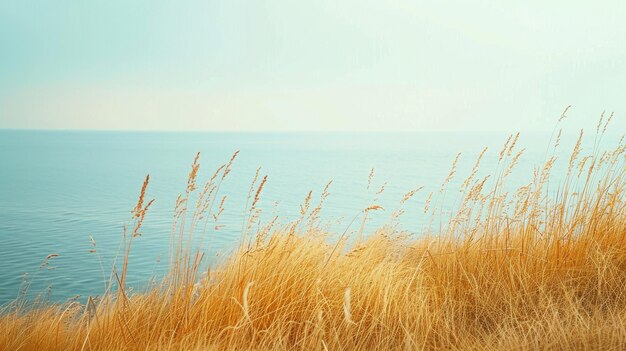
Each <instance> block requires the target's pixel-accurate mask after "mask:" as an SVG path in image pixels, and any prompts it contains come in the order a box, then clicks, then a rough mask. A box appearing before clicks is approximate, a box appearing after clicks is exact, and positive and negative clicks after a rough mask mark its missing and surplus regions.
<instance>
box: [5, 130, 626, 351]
mask: <svg viewBox="0 0 626 351" xmlns="http://www.w3.org/2000/svg"><path fill="white" fill-rule="evenodd" d="M606 123H607V121H600V123H599V124H598V128H597V130H596V131H595V132H596V135H595V137H594V136H592V137H591V138H592V140H593V141H594V143H593V144H594V147H593V148H592V149H591V150H590V152H587V153H585V152H583V150H584V149H583V147H582V140H583V137H582V132H581V138H579V140H578V142H577V143H576V144H575V145H573V146H572V149H571V152H569V157H568V159H566V160H563V159H561V160H559V161H561V162H564V165H565V166H564V167H561V168H558V170H559V172H560V173H559V176H560V178H559V179H560V181H559V182H558V183H556V185H555V184H554V183H550V177H551V173H555V172H557V169H556V168H555V169H553V168H554V164H555V162H556V156H551V155H552V153H551V152H548V153H547V156H546V159H545V162H543V163H542V164H539V165H538V166H537V167H536V169H535V172H534V174H532V175H529V179H530V181H529V183H528V184H526V185H524V186H522V187H519V188H517V189H508V188H507V186H506V180H507V177H508V176H509V174H510V173H511V172H513V171H514V168H515V165H516V163H517V162H518V160H519V158H520V157H522V155H523V149H520V148H519V146H518V145H517V140H518V136H519V135H517V136H511V137H510V138H509V139H508V140H507V141H506V143H505V145H504V146H503V148H502V149H501V150H495V151H494V153H493V155H492V156H493V157H496V158H498V167H497V169H496V170H494V172H492V173H491V174H490V175H485V176H483V175H482V174H481V175H480V176H479V174H480V172H479V169H480V161H481V158H483V157H489V156H488V155H490V154H489V153H487V152H483V153H482V154H481V156H480V157H479V159H477V160H476V165H475V167H474V169H473V170H472V171H471V172H470V174H468V175H467V176H466V177H465V178H462V180H463V181H462V185H461V186H460V189H454V191H455V193H454V196H457V195H456V194H457V192H458V194H459V195H458V196H457V201H456V202H455V204H454V210H453V211H452V213H450V212H444V211H442V210H441V209H440V207H438V204H440V203H441V202H443V198H444V197H445V196H446V193H447V194H448V196H452V195H450V194H451V193H452V191H453V189H450V188H449V183H450V180H451V179H452V178H453V177H459V175H458V174H456V173H457V172H456V164H457V162H456V161H455V162H454V164H453V166H452V169H451V172H450V174H449V176H448V177H447V178H446V179H444V180H443V182H442V184H441V188H440V189H438V190H435V191H433V192H432V193H423V189H419V188H418V189H414V190H413V191H409V192H407V193H406V195H405V196H404V197H403V198H402V199H401V200H400V203H399V204H398V207H397V208H395V209H389V208H387V209H386V213H387V214H389V215H390V217H391V218H390V221H389V224H388V225H386V226H383V227H381V228H379V229H378V230H376V231H374V232H372V233H366V234H367V235H365V234H364V233H363V232H362V231H363V230H362V229H361V230H360V231H357V232H356V233H352V232H351V233H348V231H347V230H346V232H343V233H342V232H339V233H328V232H326V231H325V230H324V226H322V225H320V218H319V217H320V211H321V208H322V206H323V202H324V200H325V198H326V197H327V196H328V189H324V191H323V192H322V194H321V197H319V200H317V199H312V196H311V193H310V194H309V195H308V196H306V197H305V198H304V200H303V204H302V205H301V208H300V214H301V216H300V218H299V219H297V220H295V221H291V222H288V223H283V224H280V222H279V221H278V220H277V219H276V220H273V221H270V222H269V223H265V224H263V225H260V224H259V223H258V220H259V215H260V209H259V206H258V205H259V204H258V202H259V198H260V197H261V196H262V191H263V186H264V184H265V180H266V179H267V178H263V177H261V176H259V175H258V172H257V176H258V177H255V180H254V182H253V184H252V186H251V187H250V189H249V193H248V199H249V202H248V207H247V210H246V220H245V222H244V224H243V225H242V234H241V244H240V246H239V249H238V250H237V251H236V252H235V254H233V255H232V256H231V257H230V258H228V259H227V260H226V261H225V262H224V263H223V264H221V265H219V266H218V267H213V268H211V269H209V270H206V271H205V270H204V269H201V268H200V267H203V265H202V264H201V262H202V259H203V257H202V253H201V251H199V250H197V249H196V245H192V244H193V243H196V242H197V240H198V239H199V238H198V236H203V235H205V234H206V233H207V232H208V233H210V232H211V231H210V229H211V228H212V227H213V226H216V225H217V223H219V216H220V214H221V213H222V211H223V205H224V201H223V197H222V196H221V195H219V187H220V184H221V182H222V180H223V179H224V178H225V177H227V176H229V173H230V171H231V166H232V164H233V162H234V161H235V157H236V154H235V155H234V156H233V158H232V159H231V160H230V161H229V162H227V163H225V164H224V166H222V167H220V168H218V170H217V171H216V172H215V173H214V175H213V176H212V177H210V179H209V180H208V181H207V182H206V184H199V183H198V182H197V176H198V171H199V165H200V164H199V158H198V157H196V159H195V161H194V163H193V165H192V168H191V171H190V174H189V179H188V182H187V187H186V189H185V191H184V192H183V193H182V194H181V196H180V197H179V199H178V200H177V202H176V208H175V216H174V223H173V226H172V238H171V256H170V262H171V266H170V272H169V274H168V275H167V276H166V277H165V278H164V279H163V280H162V281H161V282H160V283H159V284H157V285H155V286H153V287H152V288H150V289H149V290H148V291H146V292H137V293H132V292H130V291H129V289H128V288H127V287H126V274H127V270H128V269H129V266H128V256H129V253H130V251H131V249H132V243H133V241H134V240H140V236H139V230H140V228H141V225H142V223H143V221H144V218H145V216H146V214H147V213H148V212H149V211H148V210H149V207H150V203H151V202H150V201H149V200H148V199H145V198H144V197H145V190H146V187H147V186H148V180H149V179H148V178H146V182H145V183H144V186H143V188H142V190H141V194H140V197H139V200H138V203H137V204H136V206H135V208H134V210H133V221H132V223H130V225H129V226H128V228H127V230H126V232H125V233H124V241H123V252H122V254H121V255H120V258H119V263H118V264H117V265H116V267H114V268H113V270H112V274H111V279H110V282H109V286H110V290H109V291H108V293H107V294H105V295H104V296H101V297H99V298H95V297H90V298H88V299H87V301H86V302H84V303H78V302H70V303H66V304H61V305H29V304H26V303H21V302H16V303H15V304H13V305H11V306H9V307H7V308H6V309H5V310H4V312H3V313H2V315H1V316H0V331H2V332H1V333H0V349H3V350H37V351H43V350H438V349H443V350H516V349H522V350H623V349H626V199H625V197H624V195H625V191H626V189H625V186H626V177H625V157H626V144H624V143H623V141H620V142H619V144H618V145H617V147H615V148H614V149H611V150H607V151H602V150H600V149H599V147H598V146H597V145H599V140H600V139H601V138H602V135H603V131H604V130H605V129H606ZM559 143H560V133H558V134H557V133H554V138H552V140H551V141H550V146H549V150H553V148H556V147H559V148H563V147H564V146H563V145H559ZM568 147H570V146H568ZM371 176H373V173H372V175H371ZM548 189H549V191H548ZM246 190H247V189H246ZM381 191H382V189H381ZM417 196H422V197H423V198H424V199H425V205H424V208H423V213H420V215H425V216H427V217H428V218H431V219H432V223H433V225H428V226H425V227H424V229H423V232H422V233H419V235H417V236H416V238H413V237H412V236H409V235H407V233H405V232H403V231H402V230H401V229H399V228H400V226H399V225H398V223H401V222H402V218H404V217H406V216H410V215H411V213H403V205H404V204H405V203H406V202H407V201H410V200H411V198H414V197H417ZM382 210H383V208H382V207H381V206H380V205H379V204H376V203H372V204H368V206H366V207H365V208H364V210H363V211H362V212H361V213H360V214H359V215H358V216H356V217H355V219H354V221H355V223H356V226H358V225H359V224H360V223H365V218H366V217H367V216H368V215H373V214H374V212H378V211H382ZM207 228H208V229H207ZM361 228H363V226H361ZM145 235H149V233H145ZM206 240H210V236H207V238H205V241H206ZM94 248H95V242H94ZM49 259H54V257H50V258H49ZM131 268H132V266H131Z"/></svg>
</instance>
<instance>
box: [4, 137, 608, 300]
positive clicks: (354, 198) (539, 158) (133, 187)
mask: <svg viewBox="0 0 626 351" xmlns="http://www.w3.org/2000/svg"><path fill="white" fill-rule="evenodd" d="M550 135H551V134H550V133H526V134H524V133H522V135H521V137H520V139H519V141H518V148H517V149H518V150H520V149H521V148H526V151H525V153H524V155H523V156H522V158H521V159H520V162H519V164H518V166H517V169H516V171H515V172H514V173H513V175H512V177H511V179H510V184H509V185H510V186H511V187H514V186H518V185H522V184H525V183H528V182H529V181H530V180H531V179H532V175H533V172H532V170H533V167H534V166H536V165H538V164H541V163H542V162H543V161H544V159H545V157H546V150H548V145H549V139H550ZM507 137H508V133H504V132H468V133H459V132H423V133H421V132H420V133H414V132H406V133H373V132H362V133H349V132H330V133H321V132H306V133H305V132H297V133H248V132H119V131H41V130H0V160H1V162H2V166H1V167H0V240H1V243H2V244H1V245H0V267H1V268H2V269H0V305H3V304H6V303H8V302H10V301H12V300H13V299H15V298H16V297H18V295H19V293H20V289H21V288H22V287H25V285H24V281H25V278H24V277H25V275H24V274H25V273H28V275H27V276H28V278H27V280H28V281H29V284H30V287H29V293H28V294H29V295H28V296H30V297H34V296H36V295H37V294H39V293H44V294H47V291H48V289H49V297H50V299H51V300H53V301H65V300H67V299H68V298H71V297H73V296H75V295H77V294H79V295H81V296H82V297H85V296H88V295H102V293H103V291H104V286H103V272H102V268H101V263H102V265H103V267H104V271H105V272H104V273H105V274H106V276H107V278H108V273H109V272H110V267H111V264H112V261H113V258H114V257H115V253H116V251H117V249H118V245H119V243H120V240H121V238H122V233H123V226H124V224H125V223H129V221H130V216H131V215H130V211H131V209H132V208H133V207H134V205H135V203H136V201H137V197H138V194H139V191H140V188H141V185H142V182H143V180H144V178H145V177H146V175H147V174H150V184H149V186H148V190H147V195H146V196H147V198H149V199H151V198H155V199H156V201H155V203H154V205H153V206H152V207H151V208H150V210H149V212H148V214H147V217H146V220H145V222H144V226H143V228H142V230H141V232H142V236H141V237H140V238H138V240H136V241H135V242H134V243H133V251H132V254H131V258H130V263H129V276H128V281H129V284H130V285H131V286H133V287H135V291H141V289H142V288H143V287H145V286H146V285H147V284H148V283H149V282H150V280H151V278H153V277H159V276H161V275H162V274H163V273H164V272H165V270H166V268H167V257H168V253H169V242H170V232H171V225H172V215H173V207H174V202H175V200H176V197H177V196H178V194H179V193H181V192H183V191H184V189H185V187H186V181H187V176H188V173H189V170H190V166H191V163H192V161H193V158H194V156H195V155H196V153H197V152H198V151H199V152H201V156H200V164H201V166H200V170H199V176H198V184H200V186H199V187H201V186H202V184H203V183H204V182H205V181H206V180H208V179H209V178H210V176H211V175H212V174H213V172H214V171H215V169H216V168H217V167H218V166H219V165H221V164H223V163H226V162H228V160H229V159H230V157H231V155H232V154H233V153H234V152H235V151H236V150H240V153H239V156H238V157H237V159H236V160H235V162H234V164H233V167H232V172H231V173H230V174H229V175H228V177H227V178H226V179H225V181H224V183H223V185H222V187H221V188H220V195H219V198H220V199H221V197H222V196H224V195H226V196H227V199H226V202H225V206H224V207H225V211H224V213H223V215H222V216H221V217H220V220H219V224H220V226H221V227H220V229H219V230H217V231H215V230H212V231H209V232H208V234H207V237H206V239H205V243H206V245H205V247H204V250H205V251H206V252H207V263H208V264H211V265H215V264H219V262H221V260H223V258H224V257H227V256H228V254H229V253H230V252H231V251H232V250H233V248H235V246H236V244H237V243H238V241H239V239H240V234H241V228H242V224H243V221H244V217H243V213H244V207H245V204H246V199H247V196H248V191H249V189H250V184H251V182H252V179H253V177H254V174H255V171H256V170H257V168H258V167H261V171H260V175H261V176H263V175H266V174H267V175H268V181H267V184H266V186H265V187H264V189H263V192H262V194H261V200H260V203H259V206H260V208H261V209H262V216H261V221H262V222H267V221H268V219H271V218H273V217H274V216H276V215H278V216H279V217H280V220H281V222H282V223H286V222H288V221H290V220H293V219H295V218H297V217H298V216H299V214H300V212H299V211H300V204H302V203H303V202H304V199H305V197H306V195H307V194H308V192H309V191H310V190H312V191H313V197H312V203H313V204H314V205H315V204H316V203H317V202H318V200H319V196H320V193H321V191H322V189H323V188H324V187H325V186H326V184H327V183H328V182H329V181H331V180H332V181H333V183H332V185H331V187H330V190H329V192H330V196H329V197H328V199H327V200H326V201H325V203H324V206H323V208H322V213H321V217H322V222H323V223H326V222H327V223H329V228H330V230H331V233H337V232H342V231H344V230H346V228H348V229H350V230H352V229H354V228H349V223H350V220H351V219H352V218H354V217H355V216H357V215H358V214H359V213H360V212H362V210H363V209H364V208H366V207H367V206H369V205H372V204H378V205H381V206H382V207H383V208H385V211H376V213H372V217H371V218H370V219H369V220H368V222H367V225H366V228H365V233H366V234H371V233H372V232H373V231H374V230H375V229H376V228H378V227H380V226H381V225H384V224H385V223H387V221H388V219H389V216H390V214H391V213H392V212H393V210H394V208H395V207H396V206H397V205H398V204H399V201H400V199H401V198H402V196H403V194H405V193H406V192H408V191H410V190H412V189H415V188H417V187H419V186H425V189H423V190H422V191H420V192H419V193H418V194H417V195H416V196H415V197H414V198H412V199H411V201H410V202H409V203H407V205H406V206H405V209H406V212H405V214H404V215H403V217H402V218H401V220H400V228H401V229H402V230H405V231H407V232H408V233H410V234H411V235H419V234H420V230H421V228H422V226H423V223H424V214H423V213H422V210H421V209H422V208H423V206H424V203H425V201H426V197H427V195H428V194H429V193H430V192H431V191H437V190H438V189H439V187H440V186H441V183H442V182H443V180H444V178H445V177H446V176H447V175H448V173H449V171H450V168H451V166H452V162H453V160H454V159H455V157H456V155H457V153H459V152H461V157H460V159H459V163H458V170H457V173H456V176H455V178H454V179H453V180H452V182H451V183H450V185H449V188H450V189H456V188H457V187H458V185H459V184H460V183H461V182H462V181H463V179H465V177H466V176H467V175H468V174H469V172H470V171H471V168H472V167H473V165H474V163H475V161H476V158H477V156H478V155H479V154H480V153H481V151H482V150H483V148H484V147H488V151H487V153H486V154H485V156H484V158H483V159H482V162H481V171H480V172H481V173H480V174H484V175H486V174H489V173H492V172H493V171H494V170H495V167H496V164H497V161H498V153H499V152H500V149H501V147H502V145H503V144H504V142H505V141H506V140H507ZM577 137H578V135H577V134H575V133H574V134H569V135H565V136H564V137H563V139H562V141H561V145H560V146H559V148H558V149H557V151H556V153H557V155H561V154H566V155H567V154H569V152H570V151H571V148H572V146H573V144H574V143H575V141H576V138H577ZM617 139H618V138H616V136H613V135H607V136H606V138H605V141H606V142H605V145H606V146H607V147H609V148H610V147H612V146H614V145H616V141H617ZM592 144H593V136H592V135H590V136H588V138H587V140H586V141H585V143H584V144H583V145H584V147H585V150H586V151H589V150H590V149H591V145H592ZM550 150H551V149H550ZM372 168H373V169H374V177H373V181H372V185H371V186H370V187H369V189H368V178H369V175H370V172H371V169H372ZM560 170H562V168H559V167H557V168H556V169H555V172H554V175H555V180H556V183H555V184H558V174H559V171H560ZM383 186H384V192H382V193H381V194H376V193H377V192H378V191H379V190H380V189H381V188H382V187H383ZM454 196H456V195H454V194H452V195H450V198H452V199H454ZM449 206H450V205H449V204H448V203H444V204H443V206H442V208H443V210H444V211H445V210H448V209H449V208H450V207H449ZM90 235H91V236H93V238H94V239H95V241H96V242H97V251H98V254H99V255H100V256H99V257H100V258H101V259H102V262H100V261H99V258H98V256H96V255H94V254H91V253H90V252H89V250H90V249H92V245H91V243H90V241H89V236H90ZM52 253H56V254H59V257H56V258H54V259H53V260H51V261H50V264H49V266H44V267H40V265H41V263H42V261H43V260H44V259H45V257H46V256H47V255H49V254H52Z"/></svg>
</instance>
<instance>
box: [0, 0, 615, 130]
mask: <svg viewBox="0 0 626 351" xmlns="http://www.w3.org/2000/svg"><path fill="white" fill-rule="evenodd" d="M584 3H585V4H583V2H570V1H552V2H546V1H532V2H512V1H458V2H450V1H415V0H406V1H404V0H395V1H394V0H386V1H382V0H380V1H370V0H358V1H357V0H343V1H327V0H316V1H292V0H274V1H255V0H246V1H243V0H224V1H221V0H218V1H208V0H204V1H170V2H167V1H166V2H163V1H161V2H155V1H145V0H135V1H117V0H108V1H68V0H56V1H32V0H20V1H3V2H2V3H1V4H0V53H1V55H0V128H38V129H48V128H50V129H133V130H250V131H260V130H279V131H289V130H321V131H327V130H382V131H411V130H416V131H424V130H507V131H509V130H546V129H552V127H553V125H554V122H555V120H556V119H557V118H558V116H559V114H560V112H561V111H562V110H563V108H564V107H565V106H566V105H568V104H572V105H574V108H573V110H572V113H571V114H570V118H571V119H572V120H573V121H572V122H571V123H570V125H573V126H575V127H579V126H583V125H584V126H587V125H591V124H592V123H593V122H592V121H595V120H596V119H597V116H598V115H599V114H600V112H602V110H607V111H615V112H616V123H615V124H614V125H613V126H614V128H617V129H620V128H621V129H623V130H626V98H625V94H626V93H625V92H626V41H625V38H626V24H625V22H624V19H625V18H626V3H624V2H623V1H603V2H594V3H588V2H584Z"/></svg>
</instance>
